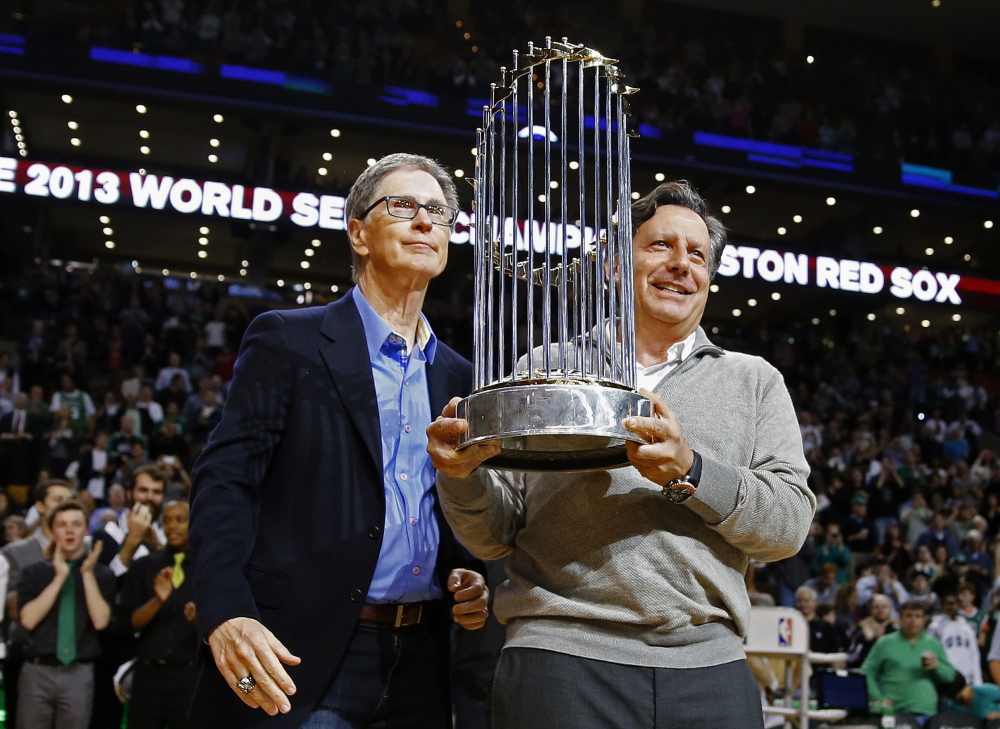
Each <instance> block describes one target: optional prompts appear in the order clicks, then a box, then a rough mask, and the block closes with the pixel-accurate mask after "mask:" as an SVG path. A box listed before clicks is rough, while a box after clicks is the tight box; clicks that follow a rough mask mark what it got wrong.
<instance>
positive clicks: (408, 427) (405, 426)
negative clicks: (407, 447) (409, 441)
mask: <svg viewBox="0 0 1000 729" xmlns="http://www.w3.org/2000/svg"><path fill="white" fill-rule="evenodd" d="M403 430H404V431H406V432H407V433H409V432H410V431H411V430H413V428H411V427H410V426H409V425H404V426H403Z"/></svg>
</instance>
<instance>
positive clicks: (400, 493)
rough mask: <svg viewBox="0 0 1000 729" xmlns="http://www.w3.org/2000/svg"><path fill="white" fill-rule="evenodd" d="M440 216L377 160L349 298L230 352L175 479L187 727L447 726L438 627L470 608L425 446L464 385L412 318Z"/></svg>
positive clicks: (283, 322) (354, 199) (445, 233)
mask: <svg viewBox="0 0 1000 729" xmlns="http://www.w3.org/2000/svg"><path fill="white" fill-rule="evenodd" d="M457 212H458V201H457V195H456V192H455V186H454V183H453V182H452V181H451V179H450V177H449V175H448V173H447V172H445V171H444V170H443V169H442V168H441V167H440V166H439V165H438V164H437V163H436V162H434V161H432V160H429V159H427V158H424V157H417V156H414V155H401V154H398V155H390V156H388V157H385V158H383V159H382V160H380V161H379V162H378V163H376V164H375V165H373V166H371V167H369V168H368V169H367V170H366V171H365V172H364V173H363V174H362V175H361V176H360V177H359V178H358V180H357V181H356V182H355V184H354V186H353V187H352V188H351V192H350V195H349V196H348V199H347V206H346V216H345V217H346V218H347V220H348V223H347V227H348V236H349V238H350V241H351V247H352V255H353V263H354V279H355V282H356V283H357V284H358V285H357V286H356V287H355V288H353V289H352V290H351V291H349V292H348V293H347V294H346V295H345V296H344V297H343V298H342V299H340V300H339V301H337V302H335V303H332V304H329V305H327V306H326V307H323V308H311V309H299V310H294V311H283V312H277V311H273V312H268V313H266V314H263V315H261V316H259V317H258V318H257V319H255V320H254V321H253V322H252V323H251V325H250V327H249V328H248V330H247V332H246V336H245V337H244V339H243V344H242V346H241V349H240V354H239V358H238V359H237V362H236V369H235V377H234V380H233V384H232V388H231V390H230V394H229V399H228V401H227V403H226V407H225V410H224V412H223V414H222V420H221V422H220V423H219V425H218V427H217V428H216V430H215V432H214V433H213V434H212V437H211V439H210V440H209V443H208V445H207V447H206V449H205V451H204V452H203V453H202V455H201V457H200V458H199V459H198V463H197V464H196V466H195V470H194V474H193V492H194V497H193V498H194V503H193V507H192V524H191V545H192V548H193V561H194V564H195V585H194V587H195V603H196V606H197V627H198V633H199V637H200V639H201V640H202V641H204V642H205V643H207V645H208V649H210V651H209V650H208V649H206V648H205V647H203V649H202V650H201V653H200V663H201V668H200V673H199V678H198V683H197V686H196V689H195V696H194V702H193V706H192V715H193V716H194V717H195V718H197V719H200V720H202V721H205V722H206V723H209V724H210V725H211V726H213V727H256V726H261V727H275V729H278V728H281V729H284V728H286V727H287V728H289V729H291V728H292V727H302V728H304V729H306V728H309V729H311V728H313V727H337V728H341V727H342V728H344V729H348V728H351V729H353V728H355V727H357V728H361V727H367V726H374V725H377V726H379V727H385V728H386V729H390V728H393V727H400V728H402V727H414V728H415V729H417V728H419V729H422V728H423V727H427V728H428V729H432V728H433V729H438V728H440V729H445V728H446V727H450V726H451V709H450V705H449V698H448V685H447V663H448V658H447V656H448V650H447V645H448V633H449V629H450V625H451V622H452V620H454V622H456V623H458V624H460V625H462V626H463V627H465V628H470V629H471V628H478V627H481V626H482V625H483V623H484V622H485V620H486V615H487V610H486V604H487V602H486V601H487V590H486V587H485V583H484V581H483V578H482V575H481V574H480V572H481V571H482V565H481V564H480V563H478V562H476V561H475V560H474V559H473V558H472V557H471V556H470V555H469V554H468V553H467V552H466V551H465V550H464V549H463V548H462V547H461V546H460V545H459V544H458V543H457V542H456V541H455V540H454V537H453V535H452V533H451V530H450V528H449V527H448V525H447V523H446V522H445V521H444V518H443V516H442V513H441V509H440V505H439V504H438V500H437V493H436V490H435V487H434V472H433V469H432V468H431V466H430V463H429V459H428V457H427V453H426V442H427V441H426V433H425V430H426V427H427V425H429V423H430V422H431V421H432V420H433V419H434V416H436V415H437V414H439V413H440V412H441V411H442V409H443V407H444V405H445V404H446V403H447V402H448V400H449V398H451V397H453V396H455V395H461V394H464V393H467V392H468V391H469V389H470V388H471V374H472V373H471V365H470V364H469V363H468V362H467V361H466V360H464V359H463V358H462V357H460V356H459V355H458V354H456V353H455V352H454V351H452V350H451V349H449V348H448V347H447V346H445V345H444V344H443V343H441V342H439V341H437V339H436V338H435V337H434V335H433V332H431V330H430V326H429V325H428V324H427V321H426V319H424V318H423V316H422V315H421V314H420V309H421V307H422V305H423V300H424V296H425V294H426V290H427V285H428V283H429V282H430V280H431V279H432V278H433V277H435V276H437V275H438V274H440V273H441V271H443V270H444V266H445V263H446V262H447V252H448V239H449V237H450V235H451V230H452V226H453V225H454V221H455V216H456V215H457ZM473 570H477V571H473ZM241 701H242V703H241Z"/></svg>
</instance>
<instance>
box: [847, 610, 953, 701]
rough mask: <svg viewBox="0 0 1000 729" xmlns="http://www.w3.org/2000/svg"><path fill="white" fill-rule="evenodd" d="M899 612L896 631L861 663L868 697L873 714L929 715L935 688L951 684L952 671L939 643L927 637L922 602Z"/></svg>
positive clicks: (873, 649)
mask: <svg viewBox="0 0 1000 729" xmlns="http://www.w3.org/2000/svg"><path fill="white" fill-rule="evenodd" d="M899 613H900V619H899V622H900V625H899V630H898V631H897V632H895V633H890V634H889V635H885V636H882V637H881V638H879V639H878V641H876V643H875V645H874V646H873V647H872V650H871V653H869V654H868V657H867V658H866V659H865V662H864V663H863V664H861V673H863V674H864V675H865V677H866V679H867V682H868V698H869V700H870V702H871V704H872V705H873V706H874V707H877V708H875V709H873V710H874V711H876V712H877V713H883V714H891V713H896V712H898V711H907V712H909V713H911V714H917V715H918V716H933V715H934V714H936V713H937V710H938V691H937V687H938V685H945V684H948V683H950V682H951V681H953V680H954V679H955V669H954V668H952V666H951V664H950V663H948V658H947V657H946V656H945V653H944V647H943V646H942V645H941V643H940V642H939V641H938V640H937V639H935V638H933V637H931V636H929V635H927V632H926V630H925V628H926V627H927V613H926V609H925V608H924V605H923V603H921V602H918V601H916V600H910V601H908V602H906V603H904V604H903V606H902V607H901V608H900V610H899Z"/></svg>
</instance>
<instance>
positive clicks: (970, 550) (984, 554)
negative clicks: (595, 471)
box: [732, 326, 1000, 718]
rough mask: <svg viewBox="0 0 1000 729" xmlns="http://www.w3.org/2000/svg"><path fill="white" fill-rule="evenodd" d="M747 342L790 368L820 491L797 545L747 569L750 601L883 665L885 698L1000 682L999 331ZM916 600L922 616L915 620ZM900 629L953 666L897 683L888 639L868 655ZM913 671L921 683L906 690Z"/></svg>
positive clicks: (776, 335)
mask: <svg viewBox="0 0 1000 729" xmlns="http://www.w3.org/2000/svg"><path fill="white" fill-rule="evenodd" d="M740 344H741V343H740V342H732V346H733V347H734V348H741V349H743V350H744V351H746V350H747V349H751V350H755V351H757V352H758V353H760V354H762V355H764V356H766V357H768V358H769V359H770V360H771V361H772V362H774V363H775V364H776V365H777V366H779V367H780V368H781V369H782V370H783V372H784V374H785V378H786V382H787V384H788V386H789V390H790V392H791V394H792V398H793V401H794V403H795V407H796V410H797V413H798V415H799V418H800V432H801V435H802V441H803V447H804V449H805V452H806V455H807V459H808V461H809V464H810V467H811V474H810V484H811V486H812V489H813V491H814V492H815V493H816V495H817V499H818V510H817V515H816V519H815V522H814V525H813V530H812V533H811V535H810V536H809V538H808V539H807V541H806V543H805V545H804V546H803V548H802V551H801V552H800V553H799V554H798V555H796V556H795V557H792V558H790V559H787V560H783V561H781V562H777V563H774V564H770V565H758V566H757V567H756V570H755V571H754V572H753V573H752V581H751V591H752V593H753V595H754V596H755V599H756V600H757V601H758V603H760V604H771V603H772V602H774V603H777V604H782V605H786V606H790V607H797V608H798V609H799V610H800V612H802V613H803V614H804V615H805V616H806V617H807V619H808V620H809V622H810V633H811V637H812V642H811V649H812V650H814V651H819V652H827V653H837V652H844V653H846V654H847V656H848V659H847V661H846V664H847V667H850V668H856V669H861V670H862V671H864V672H866V673H868V674H869V676H870V677H871V676H875V675H877V676H879V680H880V681H881V683H878V682H876V683H872V680H870V681H869V694H870V696H871V697H874V699H877V700H878V701H880V702H881V701H882V700H883V699H885V700H886V704H885V706H887V707H891V706H892V705H893V703H894V705H895V708H896V709H897V710H899V709H906V710H908V711H912V712H915V713H924V714H926V713H928V712H927V710H928V708H929V707H930V706H933V707H934V710H933V711H931V712H930V713H936V711H937V706H938V705H937V699H936V698H935V697H937V696H938V695H941V696H957V695H958V694H959V693H961V688H962V685H964V684H968V685H969V686H971V687H973V688H975V689H976V691H977V692H978V693H977V694H976V695H979V694H982V693H984V692H987V691H988V690H992V689H984V688H980V687H981V686H982V685H984V679H985V682H986V683H987V684H990V685H993V684H996V683H1000V638H995V636H1000V631H997V627H998V624H1000V533H998V531H1000V458H998V455H997V453H996V452H995V451H994V447H995V446H994V447H991V446H993V444H995V443H996V440H995V439H996V436H995V433H996V431H997V430H998V425H1000V423H998V417H1000V413H998V408H997V406H998V399H997V392H998V388H997V382H998V380H997V375H998V370H997V368H998V362H997V356H996V352H997V349H996V347H997V338H996V335H995V334H993V335H992V336H983V335H982V334H980V333H976V332H972V331H968V330H966V331H962V330H958V329H956V330H954V331H951V332H946V333H940V334H937V335H934V336H933V337H927V338H924V339H922V340H921V339H917V338H913V337H909V336H907V335H906V332H904V331H900V330H897V329H893V328H891V327H862V326H858V327H857V329H855V330H853V331H849V332H847V333H846V334H845V335H844V336H843V337H842V338H840V339H839V340H838V341H837V342H836V344H835V346H833V347H831V346H830V344H831V341H830V340H829V339H827V338H825V337H822V336H821V335H819V334H814V333H813V330H812V329H810V328H808V327H796V328H794V329H791V330H787V331H786V330H782V331H773V332H770V333H769V334H767V336H764V337H747V338H745V339H744V340H743V342H742V344H743V346H742V347H741V346H740ZM908 610H909V611H911V612H913V613H914V615H915V612H916V611H919V612H920V616H919V620H918V619H917V617H913V616H911V618H912V619H911V621H910V623H909V627H908V628H907V626H906V622H905V620H904V619H903V618H904V613H906V612H907V611H908ZM918 624H919V626H920V628H919V630H918V629H917V627H916V626H917V625H918ZM903 628H906V629H907V630H909V637H908V640H911V642H912V644H913V645H917V644H918V643H920V644H921V645H923V643H922V641H929V642H930V643H929V644H930V645H932V646H933V645H937V646H939V647H940V648H941V650H942V651H943V652H942V654H941V655H942V662H941V665H942V666H944V665H947V666H948V667H947V668H941V669H940V670H939V669H938V668H937V665H938V664H937V663H935V664H934V667H933V668H928V667H921V666H920V661H919V659H918V660H917V662H916V664H914V666H910V667H909V668H908V669H907V670H910V669H912V671H911V672H915V673H913V675H910V676H909V678H908V679H906V680H902V681H901V680H899V677H898V676H896V677H893V676H889V677H888V678H886V676H885V675H883V673H884V671H886V670H889V669H887V668H886V666H888V665H889V664H893V661H894V660H895V659H894V658H892V654H886V651H890V648H891V651H893V652H897V651H898V650H899V647H898V646H896V643H895V642H892V641H887V642H886V643H885V644H884V645H883V648H882V649H880V651H879V653H877V654H876V655H875V657H874V658H871V659H870V660H868V661H866V659H868V658H869V656H870V655H871V653H872V651H873V649H874V647H875V646H876V645H877V644H878V643H879V639H880V638H882V637H883V636H886V635H891V634H894V632H895V631H897V630H901V629H903ZM925 628H926V634H925V633H924V632H922V631H924V629H925ZM900 640H901V639H900ZM893 641H897V638H893ZM897 642H898V641H897ZM892 646H896V647H892ZM935 650H936V649H935ZM918 653H919V652H918ZM914 655H917V654H916V653H915V654H914ZM893 665H895V664H893ZM951 668H954V669H955V670H956V671H957V675H958V676H960V678H959V679H954V678H953V677H954V675H955V673H953V672H952V671H951ZM893 670H895V669H893ZM931 673H933V674H934V675H933V676H931V675H930V674H931ZM917 679H920V682H921V683H920V684H919V686H920V691H917V692H915V693H914V692H911V691H909V689H908V688H907V689H905V690H904V689H900V687H911V688H912V686H913V685H914V684H913V682H914V681H916V680H917ZM925 679H926V680H927V681H926V682H925ZM956 680H957V681H958V683H956ZM768 681H770V679H769V678H767V677H765V683H767V682H768ZM772 688H773V687H772ZM931 689H933V690H934V692H935V693H934V694H933V696H932V699H933V700H931V701H930V702H928V700H927V698H926V697H927V695H928V691H929V690H931ZM911 694H912V695H911ZM917 694H919V695H920V698H919V700H917V699H915V698H914V697H916V696H917ZM970 695H971V694H969V693H968V692H966V693H964V694H962V696H965V697H966V698H968V696H970ZM984 695H985V694H984ZM998 695H1000V693H998ZM994 703H995V702H994ZM977 705H978V704H977ZM947 706H948V707H950V708H952V709H955V708H956V705H955V704H947ZM880 708H882V707H880ZM958 708H959V710H961V709H960V707H958ZM997 709H998V707H995V706H994V708H993V709H991V711H992V710H997ZM998 716H1000V715H998ZM980 718H983V717H980Z"/></svg>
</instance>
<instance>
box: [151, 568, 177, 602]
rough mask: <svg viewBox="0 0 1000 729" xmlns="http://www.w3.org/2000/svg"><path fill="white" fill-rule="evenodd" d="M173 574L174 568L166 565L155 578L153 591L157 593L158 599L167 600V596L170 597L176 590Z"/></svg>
mask: <svg viewBox="0 0 1000 729" xmlns="http://www.w3.org/2000/svg"><path fill="white" fill-rule="evenodd" d="M173 576H174V570H173V568H172V567H164V568H163V569H162V570H160V571H159V572H157V573H156V577H154V578H153V592H155V593H156V599H157V600H159V601H160V602H166V601H167V598H168V597H170V593H172V592H173V591H174V583H173V582H172V579H173Z"/></svg>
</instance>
